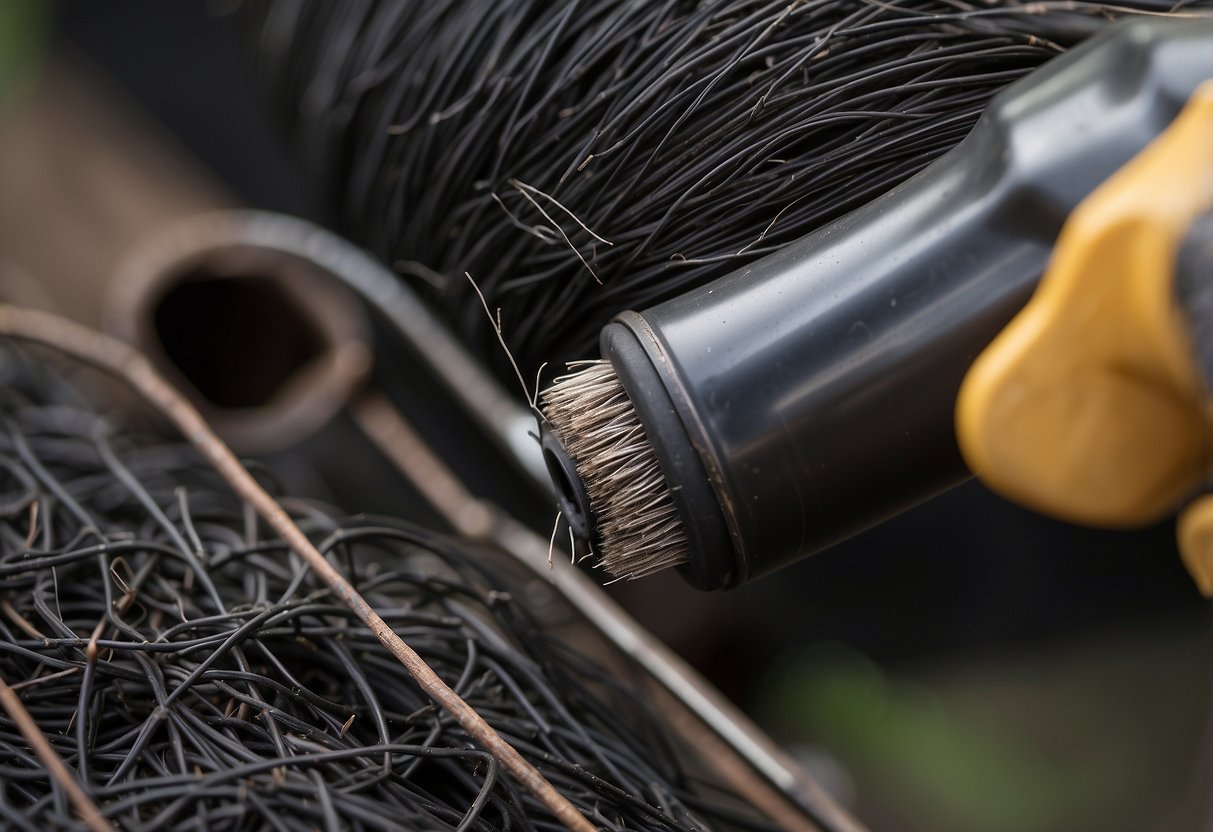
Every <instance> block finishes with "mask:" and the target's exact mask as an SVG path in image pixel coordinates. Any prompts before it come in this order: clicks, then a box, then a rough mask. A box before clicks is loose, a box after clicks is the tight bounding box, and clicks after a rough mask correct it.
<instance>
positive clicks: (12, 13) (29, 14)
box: [0, 0, 52, 106]
mask: <svg viewBox="0 0 1213 832" xmlns="http://www.w3.org/2000/svg"><path fill="white" fill-rule="evenodd" d="M51 10H52V7H51V4H50V2H48V0H0V106H3V105H5V104H7V103H8V101H9V100H10V99H11V98H12V96H13V95H14V94H15V93H16V91H17V90H19V89H20V88H21V86H22V85H23V84H24V83H25V82H26V81H28V79H29V78H31V77H32V76H33V74H34V70H35V69H36V68H37V66H38V64H39V62H40V60H41V58H42V55H43V53H44V51H45V48H46V41H47V33H48V30H49V26H50V22H51Z"/></svg>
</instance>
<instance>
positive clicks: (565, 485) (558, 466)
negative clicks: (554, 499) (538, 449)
mask: <svg viewBox="0 0 1213 832" xmlns="http://www.w3.org/2000/svg"><path fill="white" fill-rule="evenodd" d="M543 461H544V462H545V463H546V464H547V466H548V474H550V475H551V477H552V482H553V483H555V485H556V489H557V491H559V492H560V493H559V496H560V498H561V499H562V500H563V501H564V502H565V503H567V504H569V505H572V506H575V505H577V501H578V498H577V489H576V488H574V487H573V481H572V479H570V478H569V474H568V472H567V471H565V470H564V465H563V464H562V463H561V460H560V459H559V458H558V457H557V456H556V454H554V453H552V451H550V450H548V449H547V448H544V449H543Z"/></svg>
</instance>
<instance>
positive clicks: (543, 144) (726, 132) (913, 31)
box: [251, 0, 1213, 377]
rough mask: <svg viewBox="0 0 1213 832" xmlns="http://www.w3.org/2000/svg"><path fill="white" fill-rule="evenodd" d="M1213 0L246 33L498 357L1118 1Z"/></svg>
mask: <svg viewBox="0 0 1213 832" xmlns="http://www.w3.org/2000/svg"><path fill="white" fill-rule="evenodd" d="M1211 5H1213V4H1211V3H1209V2H1207V1H1206V0H1192V2H1183V0H1181V2H1177V3H1172V2H1169V0H1126V2H1120V3H1100V2H1086V1H1085V0H1072V1H1071V0H1061V1H1060V2H1055V0H1045V1H1044V2H1021V0H1008V1H1007V2H994V1H993V0H985V1H984V2H983V0H664V1H663V2H654V1H653V0H407V1H403V2H400V1H398V0H382V2H376V0H365V1H364V2H356V3H331V2H328V0H255V2H252V3H251V6H252V8H253V9H254V14H253V21H252V31H254V32H255V35H256V37H255V46H254V48H255V50H256V54H257V55H258V56H259V58H260V61H261V65H262V68H263V70H264V74H265V76H266V78H267V80H268V83H269V87H270V89H271V91H272V94H273V96H274V97H275V100H276V101H277V102H278V103H279V104H280V105H281V106H282V108H283V109H284V110H285V117H286V119H287V120H288V121H289V123H290V124H291V125H292V126H293V129H294V132H295V135H296V137H297V139H298V140H299V142H300V144H301V146H302V149H303V152H304V154H305V156H306V159H307V161H308V162H309V163H310V165H311V167H313V168H314V169H315V170H316V171H318V172H319V174H320V175H321V177H322V179H323V182H324V184H325V185H326V186H327V188H328V190H329V193H330V194H331V195H332V197H333V199H334V200H335V202H336V205H337V206H338V208H339V210H340V212H341V214H342V216H343V218H344V221H345V222H346V224H347V225H348V227H349V229H350V231H351V232H352V233H353V235H354V236H355V237H357V238H359V239H361V240H362V241H363V242H364V243H366V244H367V245H368V246H369V247H370V248H371V249H372V250H373V251H374V252H376V253H377V254H378V255H379V256H380V257H382V258H383V259H384V260H385V261H386V262H388V263H390V264H394V266H395V267H396V269H397V270H398V271H399V272H401V273H402V274H405V275H410V276H412V277H413V278H414V279H416V282H417V283H418V285H420V286H423V287H425V288H426V289H427V290H428V291H429V294H430V295H431V297H432V298H433V299H434V301H435V302H436V303H437V304H438V305H439V306H440V307H441V308H442V309H443V310H444V311H445V313H446V314H447V315H448V316H449V317H450V318H451V319H452V320H453V322H454V323H455V325H456V328H457V330H458V331H459V332H460V333H461V335H462V336H463V337H464V338H465V339H466V340H468V341H469V342H471V343H474V344H476V345H477V346H479V347H480V348H482V352H485V353H486V354H490V355H492V360H497V362H498V369H500V370H503V371H504V370H505V369H506V365H505V363H504V362H502V361H500V360H499V359H501V356H500V355H499V354H498V353H499V350H497V349H496V345H495V343H494V340H495V336H494V334H493V332H492V328H491V327H490V325H489V321H488V320H486V316H485V314H484V310H483V309H482V307H481V304H480V302H479V299H477V298H476V297H475V295H474V294H473V287H472V286H471V284H470V282H469V281H468V279H467V278H466V277H465V275H464V272H468V273H469V274H470V275H471V276H472V278H474V279H475V281H476V283H477V284H478V285H479V288H480V289H481V290H482V291H483V292H484V295H485V296H486V299H487V302H488V306H489V307H490V308H492V309H494V310H496V309H498V308H499V309H500V310H501V314H500V319H501V324H502V326H503V328H504V332H505V339H506V341H507V342H508V344H509V346H510V348H511V349H512V351H513V353H514V355H515V356H516V357H517V358H518V360H519V362H520V364H522V366H523V370H524V372H526V373H527V374H528V377H529V375H530V374H531V373H532V372H533V371H534V370H535V369H536V368H537V367H538V366H539V364H540V363H541V362H544V361H548V362H559V361H563V360H567V359H571V358H585V357H590V356H592V355H593V354H594V353H595V352H596V339H597V333H598V330H599V329H600V327H601V326H602V325H603V324H604V323H605V322H606V321H607V320H608V319H609V318H610V317H611V316H612V315H614V314H615V313H617V312H619V311H622V310H624V309H643V308H645V307H647V306H649V305H651V304H653V303H655V302H657V301H660V300H662V299H666V298H669V297H672V296H674V295H677V294H678V293H680V292H682V291H684V290H686V289H688V288H691V287H693V286H698V285H702V284H704V283H705V282H707V281H709V280H710V279H713V278H715V277H717V276H720V275H721V274H724V273H726V272H728V271H731V270H733V269H735V268H738V267H739V266H741V265H743V264H745V263H747V262H749V261H751V260H753V259H755V258H757V257H760V256H762V255H764V254H767V253H769V252H772V251H774V250H776V249H778V248H779V247H781V246H783V245H785V244H787V243H789V242H791V241H793V240H796V239H798V238H799V237H802V236H803V235H805V234H806V233H808V232H809V231H811V230H812V229H814V228H817V227H818V226H820V225H822V224H824V223H826V222H827V221H830V220H832V219H834V218H837V217H839V216H840V215H842V214H844V213H846V212H848V211H850V210H852V209H854V208H856V207H858V206H859V205H862V204H863V203H865V202H867V201H869V200H871V199H872V198H873V197H875V196H877V195H879V194H881V193H883V192H885V191H887V190H889V189H890V188H892V187H893V186H894V185H896V184H897V183H899V182H901V181H903V180H905V179H906V178H908V177H909V176H911V175H912V174H914V173H915V172H917V171H919V170H921V169H922V168H923V167H925V166H926V165H927V164H928V163H930V162H931V161H933V160H934V159H936V158H937V157H939V156H940V155H942V154H943V153H944V152H945V151H947V150H948V149H950V148H951V147H953V146H954V145H955V144H957V143H958V141H959V140H960V139H961V138H962V137H963V136H964V135H965V134H966V133H967V132H968V131H969V130H970V128H971V127H972V126H973V124H974V123H975V122H976V120H977V118H978V116H979V114H980V113H981V111H982V109H983V108H984V107H985V105H986V103H987V102H988V101H989V99H990V98H991V97H992V96H993V95H994V94H995V93H996V92H998V91H999V90H1000V89H1002V88H1003V87H1005V86H1006V85H1007V84H1009V83H1010V82H1012V81H1014V80H1016V79H1018V78H1020V77H1021V76H1023V75H1024V74H1025V73H1027V72H1028V71H1030V70H1032V69H1033V68H1035V67H1037V66H1038V65H1040V64H1041V63H1043V62H1044V61H1046V60H1048V59H1049V58H1051V57H1053V56H1055V55H1057V54H1058V53H1060V52H1062V51H1063V50H1064V49H1066V48H1067V47H1069V46H1071V45H1073V44H1075V43H1077V42H1078V41H1080V40H1082V39H1083V38H1085V37H1087V36H1089V35H1091V34H1093V33H1095V32H1096V31H1098V30H1099V29H1101V28H1102V27H1104V26H1105V25H1106V24H1107V23H1108V22H1109V21H1111V20H1112V19H1114V18H1116V17H1119V16H1122V15H1127V14H1134V13H1167V12H1175V11H1179V10H1180V8H1181V7H1191V8H1197V7H1204V8H1206V9H1207V8H1208V7H1210V6H1211Z"/></svg>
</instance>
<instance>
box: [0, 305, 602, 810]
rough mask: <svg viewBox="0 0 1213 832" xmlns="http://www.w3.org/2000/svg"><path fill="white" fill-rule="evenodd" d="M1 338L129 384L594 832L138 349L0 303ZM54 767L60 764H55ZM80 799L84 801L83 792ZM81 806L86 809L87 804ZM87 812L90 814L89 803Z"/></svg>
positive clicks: (523, 775)
mask: <svg viewBox="0 0 1213 832" xmlns="http://www.w3.org/2000/svg"><path fill="white" fill-rule="evenodd" d="M0 335H7V336H10V337H13V338H19V339H23V340H27V341H32V342H35V343H38V344H42V345H44V346H48V347H51V348H53V349H55V350H58V351H60V352H63V353H66V354H68V355H71V356H72V357H74V358H76V359H78V360H81V361H84V362H87V363H89V364H91V365H93V366H95V367H98V368H99V369H101V370H104V371H105V372H107V373H110V374H112V375H114V376H116V377H118V378H120V379H122V380H123V381H125V382H126V383H127V384H129V385H130V386H131V387H133V388H134V389H135V390H136V391H137V392H138V393H139V394H140V395H141V396H142V397H143V398H144V399H146V400H147V401H148V403H150V404H151V405H153V406H154V407H156V408H157V409H158V410H159V411H160V412H162V413H163V414H164V415H165V416H166V417H168V419H169V420H170V421H172V422H173V424H174V425H176V426H177V428H178V429H179V430H180V431H181V433H182V434H183V435H184V436H185V437H186V438H187V439H188V440H189V442H190V443H191V444H192V445H193V446H194V447H195V448H197V449H198V451H199V452H200V453H201V454H202V455H203V457H205V458H206V459H207V461H208V462H210V463H211V464H212V465H213V466H214V467H215V469H216V470H217V471H218V472H219V473H220V474H221V475H222V476H223V478H224V479H225V480H226V481H227V483H228V484H229V485H230V486H231V487H232V490H233V491H235V492H236V493H237V494H238V495H239V496H240V497H241V498H242V499H244V500H246V501H247V502H248V503H249V504H250V505H252V506H253V508H254V509H255V510H256V511H257V513H258V514H259V515H260V516H261V517H262V518H263V519H264V520H265V521H266V523H268V524H269V525H270V527H271V528H272V529H273V530H274V531H275V532H276V533H277V534H278V535H279V536H280V537H281V538H282V540H283V541H285V542H286V544H287V545H288V546H290V547H291V549H292V550H293V551H294V552H295V553H296V554H298V555H299V556H300V557H301V558H303V560H304V561H305V562H306V563H307V564H308V566H309V567H310V568H311V569H312V570H313V572H315V574H316V575H317V576H319V577H320V578H321V580H323V581H324V582H325V584H327V585H328V586H329V587H330V588H331V589H332V590H333V592H334V593H335V594H336V595H337V597H338V598H339V599H340V600H341V601H342V603H344V604H346V606H348V607H349V608H350V610H352V611H353V613H354V614H355V615H356V616H357V617H358V618H359V620H361V621H362V622H363V623H364V624H366V625H367V626H368V627H369V628H370V629H371V631H372V632H373V633H374V634H375V636H376V638H378V639H379V641H380V643H381V644H383V646H384V647H386V648H387V649H388V651H389V652H391V653H392V655H393V656H395V657H396V658H397V659H398V660H399V661H400V663H401V664H402V665H403V666H404V667H405V668H406V669H407V670H408V672H409V674H410V675H411V676H412V677H413V679H414V680H416V682H417V684H418V685H420V686H421V688H422V690H424V691H425V692H426V694H427V695H429V696H430V697H431V698H433V699H434V700H435V701H436V702H437V703H438V704H439V705H441V706H442V707H443V708H444V709H445V710H446V711H447V712H448V713H449V714H451V716H453V717H454V718H455V719H456V721H458V723H459V724H460V725H461V726H462V727H463V729H464V730H465V731H467V732H468V734H469V735H471V736H472V738H473V739H475V741H476V742H477V743H478V744H479V745H480V746H481V747H482V748H484V749H485V750H486V751H488V752H489V753H491V754H492V755H493V756H494V757H496V758H497V759H498V760H499V761H500V762H501V764H502V765H503V766H504V767H505V768H506V770H507V771H509V772H510V773H511V774H512V775H513V776H514V777H515V779H517V780H518V781H519V783H521V784H522V785H523V786H524V787H525V788H526V789H527V790H528V791H530V792H531V793H532V794H534V795H535V796H536V797H537V798H538V799H539V800H540V801H542V802H543V804H544V805H545V806H547V807H548V809H549V810H551V812H552V813H553V814H554V815H555V816H556V817H557V818H558V819H559V820H560V822H561V823H563V824H564V825H565V826H566V827H567V828H569V829H570V830H574V832H593V830H594V826H593V825H592V824H590V822H589V821H588V820H586V818H585V817H584V816H583V815H582V814H581V813H580V812H578V811H577V809H576V808H575V807H574V806H573V804H572V803H571V802H569V800H568V799H566V798H565V797H564V796H563V795H561V794H560V792H558V791H557V790H556V789H555V787H553V786H552V784H551V783H550V782H548V780H547V778H545V777H544V776H543V774H541V773H540V772H539V771H538V770H537V769H536V768H535V767H534V766H532V765H531V764H530V763H528V762H527V761H526V760H525V759H523V757H522V755H520V754H519V753H518V751H516V750H515V749H514V747H513V746H511V745H510V744H509V743H508V742H506V741H505V740H504V739H502V737H501V736H500V735H499V734H498V733H497V732H496V731H495V730H494V729H493V727H492V726H491V725H489V724H488V723H487V722H486V721H485V720H484V718H483V717H481V716H480V714H478V713H477V712H476V711H475V710H474V709H473V708H471V707H470V706H469V705H468V704H467V703H466V702H465V701H464V700H463V699H462V698H461V697H460V696H459V695H458V694H457V693H455V691H453V690H452V689H451V688H450V686H449V685H447V684H446V682H444V681H443V680H442V679H441V678H440V677H439V676H438V674H436V673H435V672H434V671H433V669H431V668H430V666H429V665H428V664H426V663H425V661H424V660H423V659H422V658H421V657H420V656H418V655H417V653H416V652H415V651H414V650H413V649H412V648H411V647H409V646H408V645H407V644H405V642H404V641H403V640H402V639H401V638H400V637H399V636H398V635H396V633H395V632H394V631H393V630H392V629H391V627H389V626H388V625H387V623H386V622H384V620H383V619H382V618H381V617H380V616H379V614H378V613H376V612H375V610H373V609H372V608H371V607H370V605H369V604H367V602H366V600H365V599H364V598H363V597H362V595H361V594H359V592H358V591H357V590H356V589H355V588H354V587H353V585H351V584H350V582H349V581H347V580H346V579H345V577H344V576H343V575H342V574H341V573H340V572H339V571H337V569H336V568H334V567H333V566H332V564H330V563H329V562H328V561H327V560H326V559H325V558H324V556H323V555H322V554H321V553H320V552H319V551H318V550H317V549H316V547H315V546H314V545H313V544H312V542H311V541H310V540H308V538H307V535H305V534H304V533H303V531H302V530H301V529H300V528H299V527H298V526H297V525H295V522H294V521H293V520H292V519H291V518H290V516H289V515H288V514H287V513H286V511H285V510H284V509H283V508H282V506H281V505H279V504H278V502H277V501H276V500H275V499H274V498H273V497H271V496H270V495H269V493H268V492H266V491H265V489H264V488H262V487H261V486H260V485H259V484H258V483H257V481H256V480H255V479H254V478H253V476H252V475H251V474H249V472H248V471H247V470H246V469H245V467H244V466H243V465H242V464H241V463H240V461H239V460H238V459H237V458H236V456H235V455H234V454H233V453H232V452H231V450H230V449H229V448H228V447H227V445H226V444H224V442H223V441H222V440H221V439H220V438H219V437H218V436H217V435H216V434H215V432H214V431H213V430H211V428H210V426H209V425H208V424H207V423H206V421H205V420H204V419H203V418H202V416H201V415H199V413H198V411H197V410H196V409H195V408H194V407H193V406H192V405H191V404H190V403H189V402H188V401H187V400H186V399H185V398H184V397H183V396H182V395H181V394H180V393H179V392H177V390H175V389H174V388H173V387H172V385H170V384H169V383H168V382H167V381H166V380H165V379H164V378H163V377H162V376H161V375H160V374H159V373H157V372H156V370H155V369H154V368H153V367H152V365H151V363H150V362H149V361H148V360H147V359H146V358H145V357H144V356H143V355H142V354H141V353H140V352H138V351H137V350H135V349H133V348H132V347H130V346H128V345H126V344H124V343H122V342H121V341H118V340H116V339H114V338H111V337H109V336H107V335H103V334H102V333H99V332H96V331H94V330H91V329H88V328H87V327H84V326H81V325H79V324H76V323H74V322H72V321H69V320H67V319H65V318H62V317H59V316H58V315H52V314H49V313H45V312H37V311H33V310H26V309H19V308H16V307H12V306H8V305H4V304H0ZM6 689H7V688H6ZM10 693H11V691H10ZM18 704H20V703H18ZM23 710H24V709H23ZM26 716H28V714H26ZM15 718H16V717H15V716H14V719H15ZM56 759H58V758H56ZM59 765H60V766H62V761H60V762H59ZM73 785H75V786H76V788H77V789H79V785H78V784H75V782H74V781H73ZM81 796H82V797H84V799H85V800H86V801H87V797H86V796H84V795H83V793H81ZM88 805H89V806H92V804H91V803H89V804H88ZM92 808H93V811H96V807H95V806H93V807H92ZM98 828H106V827H105V826H102V827H98Z"/></svg>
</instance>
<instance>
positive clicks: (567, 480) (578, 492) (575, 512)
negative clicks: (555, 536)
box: [543, 436, 589, 539]
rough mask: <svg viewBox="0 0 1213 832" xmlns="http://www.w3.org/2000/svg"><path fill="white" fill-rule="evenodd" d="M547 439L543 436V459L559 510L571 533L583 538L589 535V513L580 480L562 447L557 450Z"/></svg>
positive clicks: (549, 438)
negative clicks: (554, 487)
mask: <svg viewBox="0 0 1213 832" xmlns="http://www.w3.org/2000/svg"><path fill="white" fill-rule="evenodd" d="M549 441H552V440H551V437H550V436H548V437H545V441H544V443H543V461H544V464H546V465H547V469H548V474H549V475H550V476H551V478H552V482H553V483H554V484H555V486H556V491H557V494H556V496H557V499H558V500H559V502H560V510H561V511H562V512H563V513H564V519H565V521H566V522H567V523H568V524H569V527H570V528H571V529H572V530H573V534H574V535H576V536H577V537H579V538H582V539H584V538H586V537H587V536H588V535H589V515H588V514H587V512H588V507H587V504H586V500H587V497H586V494H585V491H584V490H583V489H582V487H581V482H580V480H578V479H576V476H577V474H576V471H575V469H573V461H572V460H571V459H569V457H568V455H567V454H565V453H564V450H563V449H560V450H559V451H557V450H555V449H553V448H552V447H550V446H549V444H548V442H549Z"/></svg>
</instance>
